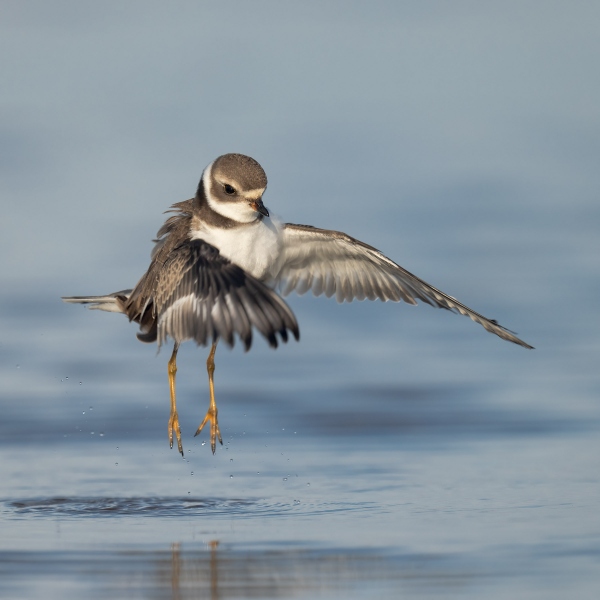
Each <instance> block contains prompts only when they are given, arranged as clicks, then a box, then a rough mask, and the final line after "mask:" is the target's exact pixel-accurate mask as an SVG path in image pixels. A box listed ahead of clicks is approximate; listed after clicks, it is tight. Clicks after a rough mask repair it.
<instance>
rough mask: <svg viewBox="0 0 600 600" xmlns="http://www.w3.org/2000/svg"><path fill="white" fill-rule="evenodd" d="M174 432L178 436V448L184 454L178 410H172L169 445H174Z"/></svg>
mask: <svg viewBox="0 0 600 600" xmlns="http://www.w3.org/2000/svg"><path fill="white" fill-rule="evenodd" d="M173 432H175V437H176V438H177V449H178V450H179V453H180V454H181V456H183V446H182V445H181V428H180V427H179V417H178V415H177V411H176V410H175V411H173V412H171V416H170V417H169V446H171V448H172V447H173Z"/></svg>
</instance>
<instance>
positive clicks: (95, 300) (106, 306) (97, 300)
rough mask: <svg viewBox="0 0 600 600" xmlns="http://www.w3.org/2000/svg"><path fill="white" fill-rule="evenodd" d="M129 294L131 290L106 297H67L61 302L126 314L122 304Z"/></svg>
mask: <svg viewBox="0 0 600 600" xmlns="http://www.w3.org/2000/svg"><path fill="white" fill-rule="evenodd" d="M129 294H131V290H121V291H120V292H114V293H112V294H107V295H106V296H67V297H63V298H62V300H63V301H64V302H69V303H70V304H88V305H89V306H88V308H90V309H92V310H105V311H106V312H116V313H125V314H126V310H125V307H124V302H125V300H127V298H129Z"/></svg>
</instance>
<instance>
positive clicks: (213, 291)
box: [130, 239, 299, 349]
mask: <svg viewBox="0 0 600 600" xmlns="http://www.w3.org/2000/svg"><path fill="white" fill-rule="evenodd" d="M149 277H150V278H152V284H151V285H150V282H149V281H147V278H149ZM138 286H140V289H141V290H143V291H144V293H146V294H147V297H141V295H140V294H141V292H139V291H137V289H134V290H133V292H132V294H131V296H130V298H133V299H134V301H132V305H131V306H132V314H130V318H132V319H133V320H136V321H139V322H142V321H143V314H139V309H138V308H137V307H140V306H141V307H144V309H142V310H151V311H152V314H153V315H154V320H155V326H156V338H157V340H158V343H159V345H160V344H162V343H163V342H164V341H165V340H166V339H167V338H169V337H170V338H172V339H173V340H174V341H176V342H178V343H181V342H183V341H185V340H190V339H192V340H195V341H196V343H198V344H200V345H207V344H210V343H211V342H213V341H216V340H217V339H221V340H223V342H225V343H226V344H227V345H229V346H233V345H234V343H235V339H236V336H237V337H238V338H239V339H240V340H241V341H242V343H243V344H244V346H245V348H246V349H249V348H250V346H251V344H252V328H253V327H255V328H256V329H257V330H258V331H259V332H260V333H261V334H262V335H263V336H264V337H265V338H266V339H267V340H268V342H269V344H270V345H271V346H273V347H277V344H278V336H279V337H280V338H281V340H282V341H287V339H288V330H289V331H290V332H291V333H292V334H293V335H294V337H295V338H296V339H298V337H299V331H298V323H297V322H296V318H295V317H294V314H293V313H292V311H291V309H290V308H289V307H288V305H287V304H286V303H285V302H284V301H283V300H282V299H281V298H280V297H279V296H278V294H277V293H276V292H275V291H273V290H271V289H270V288H268V287H267V286H266V285H265V284H263V283H262V282H260V281H258V280H257V279H255V278H254V277H252V276H251V275H249V274H248V273H246V272H245V271H244V270H243V269H241V268H240V267H238V266H237V265H235V264H233V263H231V262H230V261H229V260H228V259H226V258H225V257H223V256H221V254H220V253H219V251H218V250H217V249H216V248H214V247H213V246H211V245H210V244H208V243H206V242H204V241H203V240H189V239H186V240H184V241H183V243H181V244H180V245H179V246H177V247H175V248H173V249H170V251H169V254H168V255H167V256H166V257H165V260H164V262H162V263H156V261H155V262H153V263H152V264H151V266H150V269H149V270H148V273H147V274H146V276H145V278H142V280H140V283H139V284H138ZM146 307H147V308H146ZM134 310H138V312H135V313H134V312H133V311H134Z"/></svg>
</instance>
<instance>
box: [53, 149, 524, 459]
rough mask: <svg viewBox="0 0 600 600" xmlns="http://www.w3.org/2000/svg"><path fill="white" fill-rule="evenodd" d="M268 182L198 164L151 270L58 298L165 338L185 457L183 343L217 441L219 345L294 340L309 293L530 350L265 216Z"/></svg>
mask: <svg viewBox="0 0 600 600" xmlns="http://www.w3.org/2000/svg"><path fill="white" fill-rule="evenodd" d="M266 188H267V176H266V175H265V172H264V171H263V169H262V167H261V166H260V165H259V164H258V162H256V161H255V160H254V159H253V158H250V157H249V156H244V155H242V154H225V155H223V156H220V157H219V158H217V159H216V160H214V161H213V162H212V163H210V164H209V165H208V167H206V169H205V170H204V172H203V173H202V177H201V179H200V183H199V185H198V189H197V192H196V195H195V197H194V198H191V199H190V200H185V201H183V202H177V203H176V204H173V205H172V207H171V210H170V211H167V212H173V213H175V214H174V215H172V216H170V217H169V218H168V219H167V220H166V222H165V223H164V225H163V226H162V227H161V228H160V229H159V231H158V234H157V239H156V240H155V245H154V248H153V250H152V255H151V262H150V267H149V268H148V270H147V271H146V273H145V274H144V275H143V277H142V278H141V279H140V280H139V281H138V283H137V285H136V286H135V287H134V288H133V289H132V290H122V291H120V292H115V293H112V294H108V295H106V296H87V297H82V296H77V297H65V298H63V300H64V301H65V302H74V303H81V304H89V307H90V308H93V309H99V310H105V311H109V312H118V313H124V314H125V315H127V316H128V317H129V320H130V321H135V322H136V323H138V324H139V326H140V332H139V333H138V334H137V337H138V338H139V339H140V340H141V341H143V342H158V345H159V347H160V346H161V344H162V343H163V342H165V341H166V340H167V338H170V339H171V340H172V341H173V342H174V347H173V353H172V355H171V358H170V360H169V362H168V375H169V389H170V396H171V412H170V416H169V423H168V427H169V443H170V446H171V448H172V447H173V433H175V437H176V439H177V447H178V449H179V452H180V453H181V454H182V455H183V448H182V444H181V430H180V426H179V418H178V415H177V403H176V394H175V374H176V372H177V351H178V349H179V346H180V344H181V343H182V342H184V341H186V340H194V341H195V342H196V344H198V345H201V346H207V345H209V344H210V345H211V349H210V353H209V355H208V359H207V361H206V367H207V371H208V383H209V395H210V402H209V407H208V411H207V412H206V416H205V417H204V419H203V421H202V422H201V423H200V426H199V427H198V429H197V430H196V433H195V435H198V434H199V433H200V432H201V431H202V429H203V427H204V426H205V425H206V424H207V423H209V422H210V445H211V449H212V452H213V454H214V452H215V448H216V440H217V438H218V440H219V442H220V443H221V444H222V443H223V440H222V437H221V433H220V431H219V422H218V419H217V412H218V411H217V405H216V402H215V394H214V381H213V375H214V370H215V360H214V359H215V351H216V348H217V342H218V341H222V342H223V343H225V344H227V345H228V346H233V345H234V343H235V339H236V337H238V338H239V339H240V340H241V342H242V343H243V344H244V347H245V349H246V350H248V349H249V348H250V345H251V343H252V330H253V328H254V329H256V330H258V331H259V332H260V333H261V334H262V335H263V336H264V337H265V338H266V340H267V341H268V343H269V345H270V346H272V347H273V348H276V347H277V344H278V341H279V339H280V340H281V341H283V342H286V341H287V340H288V337H289V334H290V333H291V334H292V335H293V336H294V338H295V339H296V340H298V339H299V329H298V323H297V322H296V318H295V316H294V314H293V313H292V311H291V309H290V308H289V306H288V305H287V304H286V303H285V301H284V300H283V299H282V297H281V296H280V295H279V293H277V291H275V290H276V289H278V290H279V291H280V292H281V295H282V296H285V295H287V294H289V293H290V292H291V291H296V292H297V293H298V294H303V293H305V292H307V291H308V290H312V292H313V294H314V295H315V296H319V295H321V294H325V295H326V296H327V297H331V296H335V297H336V299H337V301H338V302H351V301H352V300H353V299H355V298H356V299H358V300H364V299H365V298H368V299H369V300H375V299H379V300H382V301H387V300H392V301H394V302H400V301H404V302H406V303H408V304H416V303H417V302H416V301H417V300H421V301H422V302H424V303H426V304H429V305H431V306H435V307H438V308H445V309H449V310H451V311H454V312H458V313H460V314H462V315H466V316H468V317H470V318H471V319H472V320H473V321H475V322H476V323H479V324H480V325H482V326H483V327H484V328H485V329H486V330H487V331H489V332H491V333H494V334H496V335H497V336H499V337H501V338H502V339H504V340H508V341H509V342H513V343H515V344H518V345H520V346H523V347H525V348H532V346H530V345H529V344H527V343H525V342H524V341H522V340H520V339H519V338H518V337H517V336H516V335H515V334H514V333H513V332H511V331H509V330H508V329H506V328H504V327H502V326H501V325H499V324H498V323H497V322H496V321H495V320H492V319H487V318H486V317H484V316H483V315H480V314H479V313H477V312H475V311H474V310H471V309H470V308H468V307H467V306H465V305H464V304H462V303H461V302H459V301H458V300H456V299H455V298H453V297H452V296H449V295H447V294H445V293H444V292H442V291H440V290H438V289H436V288H434V287H433V286H431V285H429V284H428V283H426V282H425V281H423V280H422V279H419V278H418V277H416V276H415V275H413V274H412V273H409V272H408V271H407V270H406V269H404V268H402V267H401V266H400V265H398V264H396V263H395V262H393V261H392V260H390V259H389V258H387V257H386V256H384V255H383V254H382V253H381V252H379V251H378V250H376V249H375V248H373V247H372V246H369V245H367V244H365V243H363V242H361V241H359V240H357V239H354V238H352V237H350V236H349V235H346V234H345V233H341V232H339V231H331V230H327V229H318V228H316V227H312V226H310V225H295V224H292V223H281V222H279V221H278V220H276V219H274V218H271V217H270V215H269V211H268V210H267V209H266V208H265V206H264V204H263V201H262V197H263V194H264V192H265V190H266Z"/></svg>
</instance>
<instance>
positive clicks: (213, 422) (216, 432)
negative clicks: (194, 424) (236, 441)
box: [194, 403, 223, 454]
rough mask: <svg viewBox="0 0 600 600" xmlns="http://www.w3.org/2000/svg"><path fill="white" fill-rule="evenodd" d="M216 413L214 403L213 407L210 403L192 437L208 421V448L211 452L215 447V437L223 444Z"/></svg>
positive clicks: (213, 451)
mask: <svg viewBox="0 0 600 600" xmlns="http://www.w3.org/2000/svg"><path fill="white" fill-rule="evenodd" d="M217 413H218V411H217V407H216V405H215V406H214V409H213V406H212V403H211V406H209V408H208V411H207V412H206V416H205V417H204V419H203V421H202V423H200V426H199V427H198V429H197V430H196V433H195V434H194V437H196V436H197V435H198V434H199V433H200V432H201V431H202V430H203V429H204V426H205V425H206V424H207V423H208V422H209V421H210V449H211V450H212V453H213V454H214V453H215V451H216V449H217V438H219V443H220V444H221V446H222V445H223V438H222V437H221V431H220V429H219V421H218V419H217Z"/></svg>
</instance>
